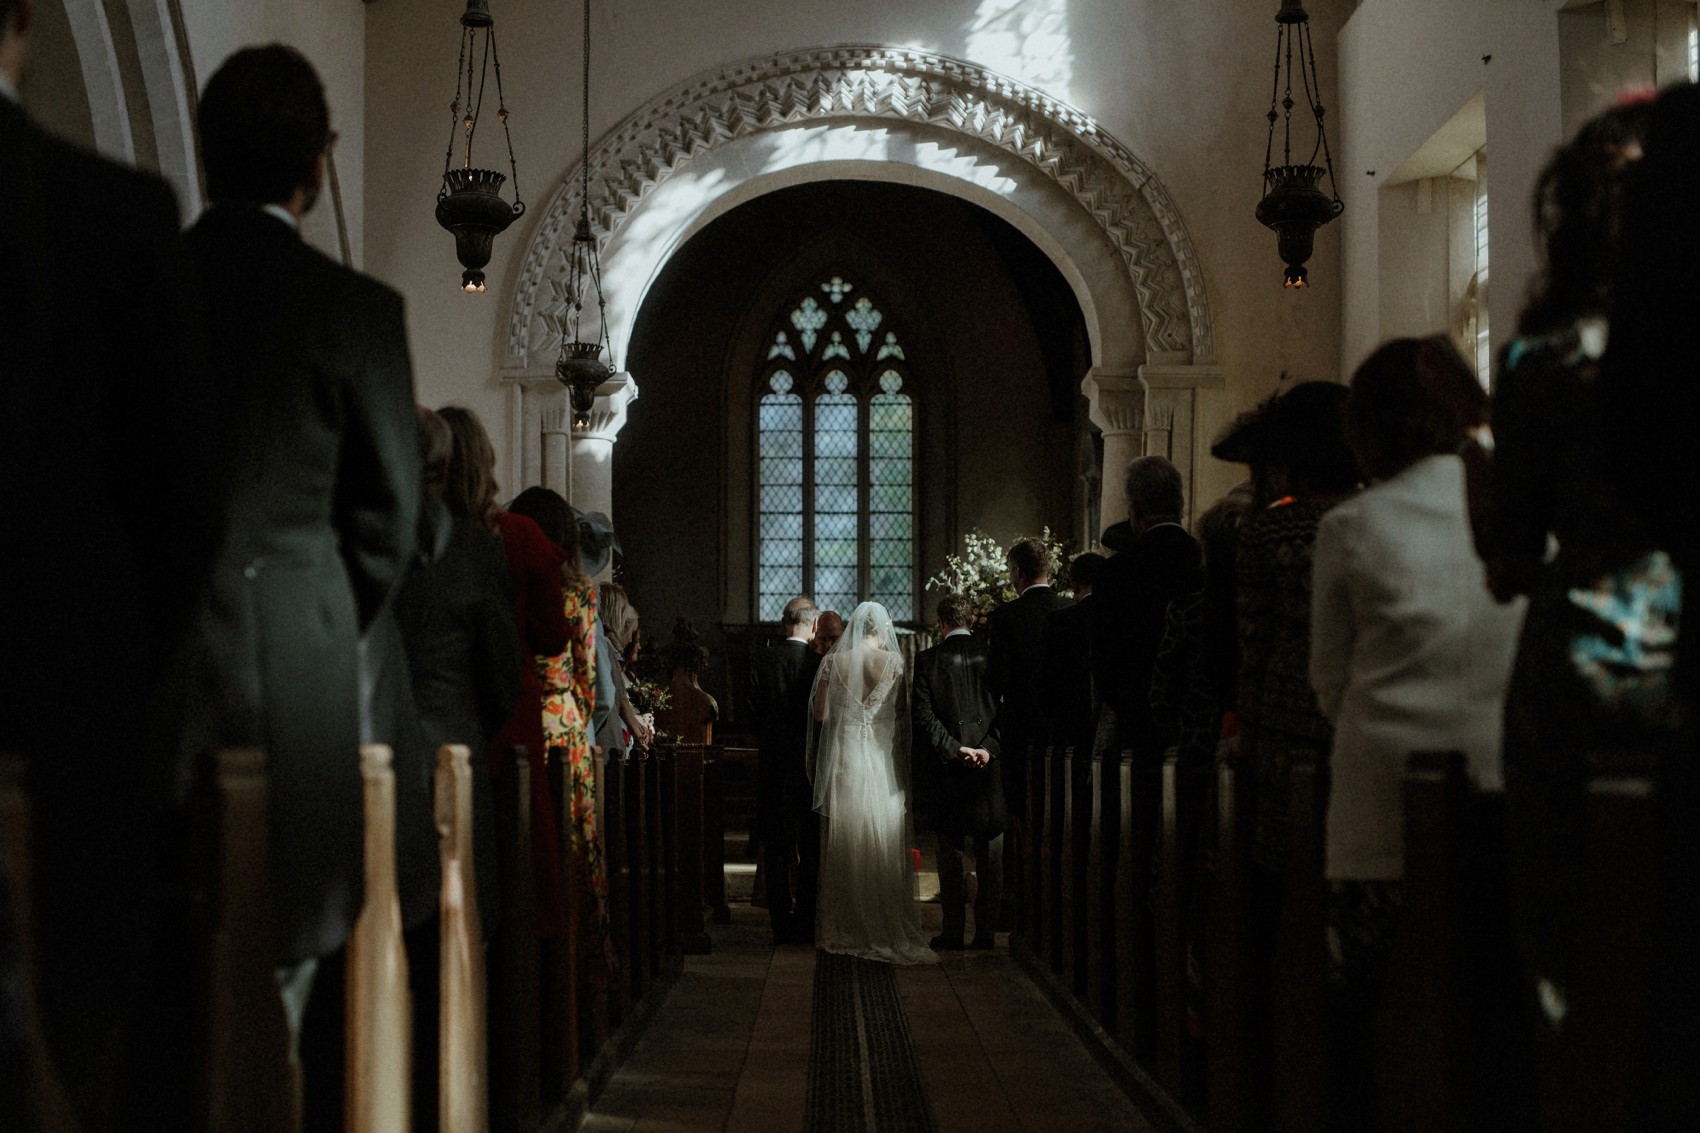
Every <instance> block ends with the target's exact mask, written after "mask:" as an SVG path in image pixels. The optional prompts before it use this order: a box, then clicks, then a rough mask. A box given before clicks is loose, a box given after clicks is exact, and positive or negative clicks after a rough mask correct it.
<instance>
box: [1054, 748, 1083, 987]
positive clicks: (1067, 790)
mask: <svg viewBox="0 0 1700 1133" xmlns="http://www.w3.org/2000/svg"><path fill="white" fill-rule="evenodd" d="M1075 763H1076V759H1075V749H1074V748H1072V747H1069V748H1064V749H1063V758H1062V765H1063V784H1062V787H1063V790H1062V832H1061V834H1062V836H1061V840H1060V842H1059V846H1060V848H1061V850H1062V855H1061V856H1062V879H1061V880H1062V885H1061V892H1062V900H1061V902H1060V904H1061V906H1062V947H1061V948H1060V949H1059V953H1060V956H1061V960H1062V963H1061V964H1060V965H1059V966H1058V968H1057V972H1058V974H1059V975H1061V976H1062V979H1063V986H1064V987H1066V988H1068V989H1069V991H1071V992H1073V993H1074V994H1076V995H1079V994H1080V993H1081V992H1083V991H1084V990H1085V988H1084V985H1083V984H1081V982H1080V981H1083V980H1084V978H1085V973H1084V972H1082V971H1081V967H1082V963H1081V956H1080V946H1081V944H1083V943H1084V940H1083V939H1082V934H1081V933H1080V932H1077V931H1076V929H1077V926H1078V927H1084V926H1079V925H1078V920H1077V916H1076V914H1077V912H1078V911H1079V904H1080V884H1079V882H1078V881H1077V875H1078V873H1079V868H1077V863H1078V866H1079V867H1080V868H1084V866H1085V864H1086V863H1085V862H1084V861H1081V860H1080V856H1081V855H1080V839H1079V837H1078V836H1077V834H1078V827H1079V826H1080V825H1082V823H1081V821H1080V820H1078V818H1077V816H1078V815H1079V814H1080V796H1079V792H1078V791H1077V790H1076V786H1077V784H1076V782H1075V780H1076V779H1077V776H1076V774H1075ZM1077 985H1078V986H1077Z"/></svg>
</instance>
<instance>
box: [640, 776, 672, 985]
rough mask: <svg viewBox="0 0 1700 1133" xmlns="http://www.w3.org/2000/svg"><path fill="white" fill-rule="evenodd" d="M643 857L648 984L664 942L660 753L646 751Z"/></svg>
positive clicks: (658, 965) (657, 966)
mask: <svg viewBox="0 0 1700 1133" xmlns="http://www.w3.org/2000/svg"><path fill="white" fill-rule="evenodd" d="M643 831H644V845H643V860H644V865H645V869H644V924H645V925H646V926H647V928H648V930H649V931H648V935H647V937H646V939H645V951H646V952H647V953H648V956H649V965H648V968H649V979H650V986H652V987H653V986H654V983H655V979H656V977H657V976H659V975H660V974H661V968H662V960H663V958H664V957H665V955H666V948H667V944H666V941H665V940H664V939H663V933H662V924H661V922H662V917H661V908H662V903H663V902H662V900H661V886H662V872H663V868H662V862H661V753H660V752H659V751H656V750H654V749H653V748H652V749H651V750H650V753H649V757H648V758H647V759H645V760H644V761H643Z"/></svg>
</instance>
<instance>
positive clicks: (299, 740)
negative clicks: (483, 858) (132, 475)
mask: <svg viewBox="0 0 1700 1133" xmlns="http://www.w3.org/2000/svg"><path fill="white" fill-rule="evenodd" d="M185 243H186V247H187V249H188V253H189V257H190V261H191V265H192V269H193V272H194V276H195V287H196V294H197V296H198V299H199V302H200V306H201V310H202V311H203V313H204V315H205V321H206V326H207V331H208V336H209V341H210V344H211V346H212V348H213V350H214V356H215V357H217V358H219V359H220V360H221V361H223V362H224V363H225V365H224V366H223V368H222V369H221V370H220V371H219V373H218V388H217V390H216V393H214V392H212V391H209V393H208V397H209V400H211V401H214V402H215V403H216V405H217V407H218V413H219V421H218V423H217V426H216V430H215V431H213V432H211V433H209V434H208V441H209V442H210V443H214V444H216V445H218V446H219V447H218V448H217V452H216V459H217V461H218V463H219V465H220V468H221V474H220V476H219V478H218V483H219V484H220V486H221V488H222V498H221V500H220V506H219V509H218V514H220V515H221V516H222V517H223V518H224V520H225V522H226V524H227V526H226V529H225V531H224V533H223V539H222V540H221V542H220V545H219V548H218V557H217V562H216V565H215V567H214V571H213V576H212V581H211V585H210V587H209V588H208V592H207V595H206V600H205V602H204V604H203V607H202V609H201V612H200V617H199V619H198V624H197V628H196V637H195V640H194V642H193V645H192V653H191V657H192V663H193V665H194V668H195V673H196V676H197V687H196V688H195V689H194V690H193V692H192V695H191V699H190V703H189V705H188V717H187V723H186V726H185V729H184V746H183V751H184V754H185V757H186V758H185V760H184V761H183V763H182V764H181V765H180V774H179V779H178V782H179V786H182V785H184V784H185V783H186V781H187V778H188V776H187V773H186V771H187V767H188V760H189V759H190V758H192V757H193V756H195V755H198V754H199V753H200V752H202V751H204V750H205V749H207V748H210V747H213V746H216V745H237V744H242V745H246V744H252V745H257V746H259V747H262V748H263V749H264V750H265V752H266V756H267V773H268V782H269V787H270V792H271V817H272V823H271V843H270V849H271V855H270V862H271V879H272V907H273V922H272V930H273V933H274V935H275V938H276V943H277V959H278V961H279V962H280V963H293V962H296V961H299V960H302V959H305V958H307V957H311V956H319V955H324V954H326V953H329V952H331V951H333V950H335V949H336V948H338V947H340V946H341V944H342V942H343V940H344V939H345V938H346V937H347V935H348V932H349V930H350V928H351V927H352V926H353V923H354V919H355V917H356V916H358V914H359V911H360V903H361V898H362V872H361V831H362V825H363V816H362V808H361V780H360V768H359V759H358V755H357V748H358V745H359V741H360V704H359V697H358V684H357V681H358V671H357V652H356V650H357V648H358V643H359V639H360V636H361V634H362V632H363V631H364V630H365V629H366V627H368V626H369V625H371V624H372V622H373V620H374V619H375V618H376V617H377V614H378V611H379V609H380V608H381V607H382V606H383V604H384V602H385V601H386V599H387V598H388V596H389V595H390V592H391V590H392V589H393V588H394V587H395V586H396V585H397V584H398V583H399V582H400V580H401V576H402V573H403V572H404V571H405V570H406V568H407V566H408V564H409V563H410V562H411V560H412V558H413V549H414V543H415V535H416V528H417V525H418V518H419V508H420V494H421V469H420V461H419V448H418V442H417V439H416V435H415V431H416V426H415V423H414V399H413V379H412V371H411V368H410V365H409V362H408V356H407V336H406V330H405V326H404V324H403V321H402V304H401V298H400V296H398V295H396V294H395V292H393V291H391V290H390V289H389V288H387V287H384V286H383V285H382V284H379V283H377V282H376V281H374V280H371V279H368V278H367V277H365V276H363V275H360V274H359V273H357V272H354V271H351V270H349V269H348V268H345V267H343V266H341V265H340V264H337V263H334V262H332V261H331V260H329V259H327V258H326V257H324V256H322V255H320V254H319V253H318V252H316V251H314V250H313V249H312V248H309V247H308V246H307V245H306V244H304V243H302V241H301V239H300V237H299V236H298V235H297V234H296V232H295V231H294V230H293V229H292V228H291V227H290V226H289V225H287V224H285V223H284V222H283V221H281V220H279V219H277V218H275V217H273V216H270V215H268V214H266V213H264V212H262V211H260V210H258V209H252V208H240V207H220V208H215V209H213V210H212V211H210V212H208V213H207V214H206V215H205V216H203V217H202V218H201V220H200V221H199V222H198V223H197V224H196V225H195V227H194V228H193V229H191V230H190V232H189V233H188V235H187V237H186V238H185Z"/></svg>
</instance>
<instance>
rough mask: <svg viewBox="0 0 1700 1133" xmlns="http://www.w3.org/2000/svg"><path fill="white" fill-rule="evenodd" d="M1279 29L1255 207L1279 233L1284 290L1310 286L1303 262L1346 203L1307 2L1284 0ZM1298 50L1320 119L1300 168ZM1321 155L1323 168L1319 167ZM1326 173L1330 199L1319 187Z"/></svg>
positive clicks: (1310, 103) (1308, 99)
mask: <svg viewBox="0 0 1700 1133" xmlns="http://www.w3.org/2000/svg"><path fill="white" fill-rule="evenodd" d="M1275 28H1276V30H1275V85H1274V89H1273V90H1271V92H1270V95H1269V144H1268V146H1267V147H1266V148H1265V149H1264V151H1263V199H1262V200H1260V201H1259V202H1258V203H1257V219H1258V220H1259V221H1260V222H1262V223H1263V224H1264V225H1266V226H1267V227H1269V228H1272V229H1274V230H1275V237H1276V248H1277V250H1278V251H1279V252H1280V255H1281V259H1282V261H1283V262H1284V263H1285V264H1286V265H1287V271H1286V275H1285V277H1284V279H1283V286H1286V287H1307V286H1309V283H1308V276H1309V273H1308V272H1307V271H1306V270H1305V261H1306V260H1308V259H1310V254H1311V251H1312V249H1313V247H1314V245H1315V237H1316V230H1317V229H1318V228H1321V227H1322V226H1323V225H1324V224H1327V223H1328V222H1329V221H1331V220H1333V219H1334V218H1335V217H1337V216H1339V215H1340V214H1341V212H1343V211H1345V208H1346V205H1345V203H1344V202H1343V201H1341V200H1340V191H1339V189H1338V188H1337V187H1336V185H1335V183H1334V159H1333V157H1332V156H1331V155H1330V154H1329V152H1328V131H1327V130H1326V129H1325V128H1324V127H1323V124H1322V115H1323V109H1322V84H1321V83H1320V82H1319V81H1318V80H1317V77H1316V47H1315V43H1314V41H1313V39H1312V36H1311V31H1310V13H1308V12H1306V11H1305V6H1304V0H1281V10H1280V11H1279V12H1277V13H1276V14H1275ZM1295 49H1296V50H1297V54H1298V65H1297V68H1296V69H1297V71H1298V74H1299V82H1300V86H1301V87H1302V89H1303V92H1304V99H1305V105H1306V106H1307V107H1308V108H1309V109H1310V113H1311V116H1312V117H1313V118H1315V120H1316V142H1315V144H1314V145H1312V147H1311V151H1310V157H1309V158H1308V159H1307V160H1306V161H1305V162H1304V163H1302V164H1297V165H1295V164H1294V163H1293V107H1294V106H1296V105H1297V103H1295V102H1294V101H1293V71H1294V70H1295V67H1294V64H1293V55H1294V51H1295ZM1283 73H1285V76H1286V88H1285V93H1284V94H1283V92H1282V75H1283ZM1277 107H1279V110H1278V109H1277ZM1276 123H1280V124H1281V164H1280V165H1276V164H1275V163H1274V157H1275V126H1276ZM1301 144H1302V143H1301ZM1319 153H1320V154H1321V155H1322V161H1323V164H1321V165H1317V164H1316V158H1317V155H1318V154H1319ZM1325 175H1326V176H1327V178H1328V188H1329V192H1330V193H1332V194H1333V195H1332V196H1330V195H1329V194H1328V193H1324V192H1323V191H1322V190H1321V189H1320V188H1319V187H1318V186H1319V185H1320V184H1321V181H1322V178H1323V177H1324V176H1325Z"/></svg>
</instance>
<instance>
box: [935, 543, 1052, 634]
mask: <svg viewBox="0 0 1700 1133" xmlns="http://www.w3.org/2000/svg"><path fill="white" fill-rule="evenodd" d="M1020 538H1024V536H1018V537H1017V540H1019V539H1020ZM1038 539H1039V541H1040V542H1041V543H1043V544H1044V545H1045V549H1046V550H1047V551H1049V552H1050V553H1051V564H1052V565H1051V585H1052V586H1053V587H1055V588H1056V590H1057V592H1058V593H1060V594H1064V595H1069V594H1072V593H1073V591H1072V589H1071V587H1070V582H1069V577H1068V558H1069V556H1068V546H1067V544H1065V543H1063V542H1062V541H1061V540H1059V539H1058V538H1057V537H1056V536H1054V535H1052V534H1051V529H1050V528H1049V527H1046V528H1045V529H1044V530H1043V531H1042V532H1041V533H1040V534H1039V536H1038ZM1015 542H1016V540H1012V541H1011V542H1010V544H1008V545H1005V544H1002V543H999V542H998V541H997V540H996V539H993V538H992V537H991V536H990V535H987V534H986V533H985V532H984V531H979V530H975V531H970V532H969V533H968V534H967V535H964V536H963V537H962V543H963V553H962V554H960V555H946V556H945V559H944V569H943V570H941V571H939V572H938V573H937V574H935V575H933V576H932V577H931V578H929V579H927V589H928V590H944V591H947V592H949V593H951V594H961V595H962V596H964V597H965V598H967V599H968V600H969V601H970V602H972V603H973V604H974V624H975V626H976V627H979V626H981V625H984V624H985V621H986V618H987V617H988V616H990V615H991V612H992V611H993V610H995V609H997V608H998V607H999V606H1001V605H1003V604H1004V603H1005V602H1013V601H1015V599H1016V598H1017V594H1016V593H1015V587H1013V586H1011V585H1010V584H1009V548H1010V546H1013V545H1014V543H1015Z"/></svg>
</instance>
